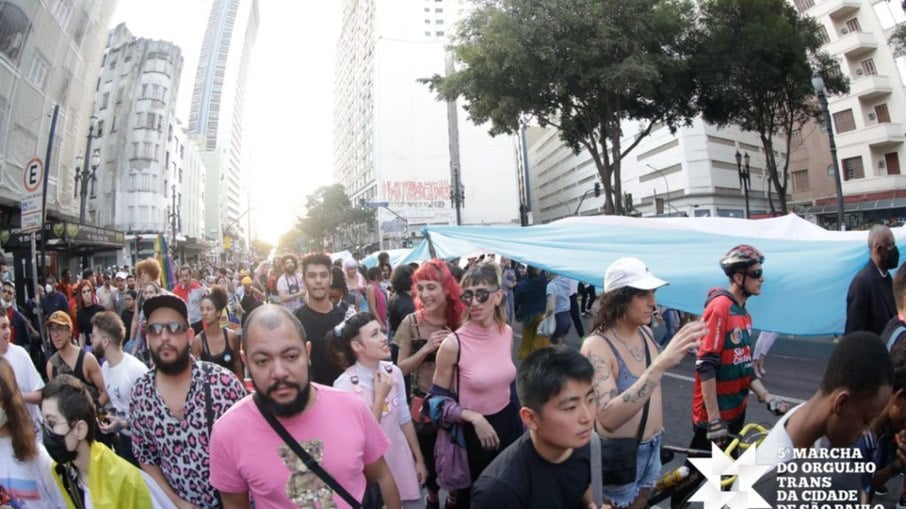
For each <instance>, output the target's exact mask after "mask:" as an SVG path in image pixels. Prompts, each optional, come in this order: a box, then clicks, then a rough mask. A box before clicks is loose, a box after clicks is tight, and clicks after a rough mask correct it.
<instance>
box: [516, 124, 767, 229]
mask: <svg viewBox="0 0 906 509" xmlns="http://www.w3.org/2000/svg"><path fill="white" fill-rule="evenodd" d="M639 129H640V127H639V125H638V124H637V123H634V122H623V133H624V139H623V141H622V143H623V146H624V147H625V146H627V145H628V144H629V143H631V141H632V140H633V139H634V138H635V136H636V133H638V131H639ZM525 138H526V143H525V146H526V149H527V150H526V152H527V155H528V170H529V171H528V174H529V178H528V180H529V185H528V189H529V195H530V198H531V200H530V203H531V209H532V218H533V222H534V223H547V222H550V221H554V220H557V219H562V218H564V217H569V216H575V215H595V214H602V213H603V210H604V196H603V186H602V195H601V196H600V197H595V195H594V189H595V182H601V179H600V177H599V176H598V170H597V168H596V167H595V164H594V161H593V160H592V158H591V155H590V154H589V153H588V152H587V151H585V150H583V151H581V152H579V153H578V154H575V153H573V151H572V150H571V149H570V148H568V147H567V146H566V145H565V144H564V143H563V141H562V140H561V139H560V137H559V134H558V132H557V131H556V130H555V129H553V128H540V127H532V128H529V129H527V131H526V137H525ZM775 146H778V145H776V144H775ZM521 151H522V149H521V148H519V152H520V153H521ZM737 152H738V153H739V154H740V156H741V159H742V160H743V162H742V165H745V162H744V161H745V156H746V155H748V157H749V161H748V164H749V174H750V180H751V185H750V187H749V214H750V217H758V216H764V215H768V214H770V212H771V210H770V200H769V198H768V185H769V184H768V181H767V180H766V179H765V178H764V175H765V171H764V166H765V165H764V160H765V158H764V154H763V151H762V148H761V144H760V142H759V140H758V134H757V133H749V132H743V131H740V130H739V129H738V128H735V127H728V128H722V129H721V128H717V127H715V126H713V125H711V124H708V123H707V122H704V121H703V120H701V118H697V119H695V120H694V121H693V123H692V125H691V126H690V127H684V128H680V129H678V130H677V132H676V133H675V134H671V133H670V130H669V129H667V128H666V127H665V126H663V125H659V126H656V127H655V128H654V129H652V130H651V135H650V136H648V137H646V138H645V139H643V140H642V141H641V142H640V143H639V144H638V146H636V147H635V148H634V149H633V150H632V152H630V153H629V154H627V155H626V157H624V158H623V160H622V168H621V182H622V186H623V189H622V190H623V193H625V194H627V195H628V196H629V197H631V200H632V211H631V213H632V214H634V215H641V216H645V217H649V216H721V217H745V214H746V203H745V195H744V193H743V188H742V185H741V183H740V179H739V167H738V166H737V162H736V154H737ZM778 157H781V158H782V157H784V156H783V154H778ZM771 199H773V201H774V206H775V208H777V209H778V210H779V203H778V202H777V197H776V194H775V195H773V196H772V197H771ZM623 205H624V208H625V207H627V205H628V204H627V203H626V202H625V201H624V203H623ZM627 212H629V211H627Z"/></svg>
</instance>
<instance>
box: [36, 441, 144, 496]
mask: <svg viewBox="0 0 906 509" xmlns="http://www.w3.org/2000/svg"><path fill="white" fill-rule="evenodd" d="M56 467H57V464H56V462H55V463H54V464H53V468H52V472H53V478H54V480H55V481H56V482H57V487H59V488H60V491H61V492H62V493H63V494H64V498H65V499H66V507H67V508H68V509H77V506H76V505H75V504H73V502H72V498H71V497H70V496H69V495H68V494H67V493H68V492H67V491H66V488H65V486H64V485H63V480H62V479H61V478H60V475H59V474H58V473H57V468H56ZM88 471H89V472H90V475H89V476H88V492H89V493H91V502H92V503H93V504H94V507H95V508H96V509H106V508H110V509H147V508H149V507H152V506H153V503H152V501H151V492H150V491H148V486H147V485H146V484H145V479H144V477H142V474H141V472H140V471H139V470H138V469H137V468H135V467H134V466H132V464H130V463H129V462H128V461H126V460H124V459H122V458H120V457H119V456H117V455H116V453H115V452H113V451H111V450H110V449H109V448H108V447H107V446H106V445H104V444H102V443H100V442H97V441H95V442H94V443H92V444H91V459H90V463H89V465H88ZM80 505H81V504H80Z"/></svg>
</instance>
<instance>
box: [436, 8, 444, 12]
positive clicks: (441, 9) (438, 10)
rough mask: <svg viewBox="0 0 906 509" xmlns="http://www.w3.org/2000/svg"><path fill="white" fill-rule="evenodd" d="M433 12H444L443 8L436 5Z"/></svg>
mask: <svg viewBox="0 0 906 509" xmlns="http://www.w3.org/2000/svg"><path fill="white" fill-rule="evenodd" d="M434 12H444V8H443V7H438V8H437V9H434Z"/></svg>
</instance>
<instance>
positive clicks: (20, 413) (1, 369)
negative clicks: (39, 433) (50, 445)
mask: <svg viewBox="0 0 906 509" xmlns="http://www.w3.org/2000/svg"><path fill="white" fill-rule="evenodd" d="M3 316H6V313H5V312H4V314H3ZM0 403H2V404H3V409H4V410H5V411H6V426H7V427H8V428H9V431H10V435H11V436H12V442H13V455H14V456H15V457H16V459H17V460H19V461H27V460H30V459H33V458H35V457H37V456H38V447H37V442H35V425H34V424H33V423H32V422H31V417H30V416H29V415H28V409H27V408H26V406H25V401H24V400H23V399H22V393H21V392H20V391H19V386H18V385H17V384H16V375H15V374H14V373H13V367H12V366H11V365H10V363H9V361H7V360H6V359H4V358H3V357H0Z"/></svg>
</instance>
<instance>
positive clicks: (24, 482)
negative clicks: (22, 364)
mask: <svg viewBox="0 0 906 509" xmlns="http://www.w3.org/2000/svg"><path fill="white" fill-rule="evenodd" d="M0 458H4V459H3V461H0V507H7V506H9V507H17V508H19V507H21V508H24V509H34V508H39V507H61V506H63V505H65V502H64V501H63V498H62V496H61V494H60V490H59V489H58V488H57V485H56V483H55V482H54V479H53V476H52V475H51V473H50V466H51V464H52V461H51V459H50V456H49V455H48V454H47V451H46V450H45V449H44V446H43V445H42V444H41V442H40V441H39V440H37V439H36V437H35V426H34V424H33V422H32V419H31V416H30V415H29V412H28V409H27V408H26V407H25V401H24V400H23V399H22V393H21V392H20V391H19V386H18V385H17V384H16V376H15V374H14V373H13V368H12V366H11V365H10V364H9V362H7V360H6V359H4V358H3V357H0ZM8 458H10V459H11V460H10V459H8Z"/></svg>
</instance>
